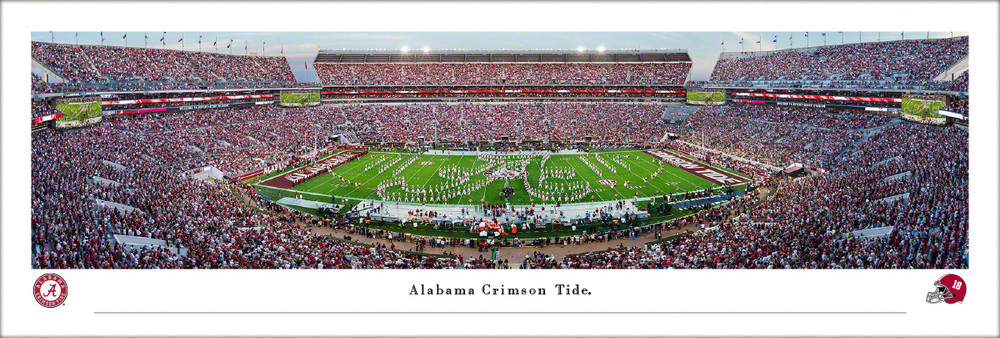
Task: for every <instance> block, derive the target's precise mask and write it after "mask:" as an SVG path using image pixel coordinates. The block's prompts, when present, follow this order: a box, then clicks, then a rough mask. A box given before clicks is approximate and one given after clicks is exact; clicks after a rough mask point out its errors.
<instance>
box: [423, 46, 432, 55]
mask: <svg viewBox="0 0 1000 338" xmlns="http://www.w3.org/2000/svg"><path fill="white" fill-rule="evenodd" d="M430 51H431V49H430V48H428V47H427V46H424V54H427V53H428V52H430Z"/></svg>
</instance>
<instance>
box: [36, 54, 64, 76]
mask: <svg viewBox="0 0 1000 338" xmlns="http://www.w3.org/2000/svg"><path fill="white" fill-rule="evenodd" d="M31 65H32V66H35V67H38V69H41V70H42V74H44V75H45V76H47V77H49V78H52V79H55V80H57V81H55V82H67V81H66V78H64V77H63V76H62V75H59V73H56V72H55V71H54V70H52V69H51V68H49V67H48V66H46V65H44V64H42V63H41V62H38V60H35V58H31ZM50 82H51V81H50Z"/></svg>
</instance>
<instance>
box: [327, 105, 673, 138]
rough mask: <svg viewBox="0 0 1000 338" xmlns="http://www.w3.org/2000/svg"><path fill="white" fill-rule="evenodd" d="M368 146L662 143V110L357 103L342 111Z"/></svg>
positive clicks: (658, 107) (657, 107)
mask: <svg viewBox="0 0 1000 338" xmlns="http://www.w3.org/2000/svg"><path fill="white" fill-rule="evenodd" d="M337 109H339V110H340V111H342V112H343V115H344V116H345V117H346V118H347V120H348V121H350V122H351V123H352V124H353V125H354V127H355V128H356V131H357V133H358V135H359V137H360V139H361V141H362V142H366V143H378V142H408V141H416V140H424V141H459V142H466V141H478V140H486V141H489V140H500V139H502V138H504V137H507V138H508V139H509V140H512V141H513V140H528V141H545V140H547V141H550V142H556V141H561V142H572V141H577V140H579V141H583V140H585V138H587V137H589V138H591V139H592V140H593V141H594V142H597V143H601V144H647V143H651V142H657V141H658V140H659V139H660V138H661V137H663V133H664V131H665V129H664V125H663V122H662V121H661V120H660V116H661V115H662V114H663V106H661V105H656V104H636V103H593V102H589V103H504V104H410V105H354V106H345V107H342V108H337Z"/></svg>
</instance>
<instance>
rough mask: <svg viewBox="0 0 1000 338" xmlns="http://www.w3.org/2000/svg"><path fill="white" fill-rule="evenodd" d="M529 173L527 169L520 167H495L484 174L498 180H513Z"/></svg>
mask: <svg viewBox="0 0 1000 338" xmlns="http://www.w3.org/2000/svg"><path fill="white" fill-rule="evenodd" d="M527 174H528V172H527V171H524V170H520V169H511V168H499V169H493V170H488V171H486V172H484V173H483V175H486V177H490V178H493V179H496V180H512V179H515V178H521V177H523V176H525V175H527Z"/></svg>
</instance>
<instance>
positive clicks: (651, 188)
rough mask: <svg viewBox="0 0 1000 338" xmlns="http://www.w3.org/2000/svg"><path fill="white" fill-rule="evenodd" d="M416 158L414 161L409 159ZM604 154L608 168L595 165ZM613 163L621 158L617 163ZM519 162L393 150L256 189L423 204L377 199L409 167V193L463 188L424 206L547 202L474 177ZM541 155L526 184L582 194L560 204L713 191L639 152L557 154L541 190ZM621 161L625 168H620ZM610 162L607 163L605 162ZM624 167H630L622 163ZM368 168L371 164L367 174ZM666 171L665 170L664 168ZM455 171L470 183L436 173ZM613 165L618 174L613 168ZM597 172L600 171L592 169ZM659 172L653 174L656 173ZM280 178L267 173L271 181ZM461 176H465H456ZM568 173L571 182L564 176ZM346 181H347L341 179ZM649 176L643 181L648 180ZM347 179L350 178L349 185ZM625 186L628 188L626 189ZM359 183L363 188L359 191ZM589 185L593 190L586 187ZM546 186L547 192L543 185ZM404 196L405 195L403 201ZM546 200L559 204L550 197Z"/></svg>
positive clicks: (399, 192) (519, 183) (531, 162)
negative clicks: (286, 185)
mask: <svg viewBox="0 0 1000 338" xmlns="http://www.w3.org/2000/svg"><path fill="white" fill-rule="evenodd" d="M581 156H583V157H584V158H586V159H587V161H588V162H590V163H591V164H592V166H593V168H591V166H588V165H587V164H586V163H585V162H584V161H583V160H582V159H581ZM413 157H416V158H415V159H413V160H412V163H409V165H406V164H407V163H408V162H411V158H413ZM598 157H600V159H601V160H603V162H604V163H601V162H600V161H599V160H598ZM615 158H617V159H618V160H617V161H616V160H615ZM515 162H517V161H516V160H511V159H505V160H484V159H481V158H478V157H477V156H472V155H420V154H410V153H388V152H369V153H368V154H367V155H364V156H362V157H360V158H358V159H356V160H354V161H351V162H348V163H346V164H344V165H342V166H340V167H338V168H336V169H334V170H333V172H334V173H336V174H337V175H339V176H340V177H338V176H334V175H332V174H324V175H321V176H319V177H316V178H314V179H312V180H309V181H307V182H304V183H302V184H299V185H297V186H295V187H294V188H293V189H292V191H284V192H282V191H278V190H277V189H274V188H270V187H265V186H258V190H260V191H261V192H262V193H265V194H267V195H269V196H271V197H272V198H275V197H281V196H291V195H292V193H293V192H297V193H299V194H301V195H302V197H303V198H305V199H310V200H315V201H323V202H329V201H331V196H338V197H346V198H350V199H374V200H387V201H399V202H402V203H406V202H412V203H420V200H419V199H413V196H415V194H413V193H409V196H410V198H406V197H405V196H407V195H406V194H407V191H406V190H404V189H403V187H402V186H401V185H398V184H397V185H390V186H388V187H386V188H385V189H384V197H383V196H380V195H379V194H378V193H377V192H376V189H377V188H378V186H379V184H382V183H383V182H385V181H387V180H391V179H393V178H394V176H393V173H394V172H395V171H397V170H400V168H401V167H402V166H404V165H406V166H405V168H403V169H401V171H400V172H399V174H398V175H397V176H395V178H403V179H404V180H405V182H406V185H407V186H408V187H409V189H410V190H411V191H413V189H414V188H416V189H434V188H437V187H442V186H447V185H451V188H444V189H439V190H438V191H446V192H448V191H450V192H453V191H455V190H456V188H457V189H460V190H463V191H461V192H460V193H455V196H450V197H448V198H447V200H446V201H445V200H443V199H436V198H435V199H434V200H429V201H427V204H481V203H482V202H483V201H485V202H487V203H491V204H502V203H505V202H508V203H510V204H512V205H526V204H531V203H532V202H534V203H543V200H542V197H540V196H530V195H529V194H528V192H527V189H526V187H525V186H524V180H523V179H522V178H517V179H509V180H505V179H497V180H494V181H492V182H489V183H487V179H488V178H487V176H486V175H485V174H484V173H482V172H475V169H476V168H482V167H483V166H487V167H489V168H493V169H495V168H498V167H509V168H514V171H520V170H519V168H520V165H521V164H518V163H515ZM541 162H542V156H534V157H531V158H530V159H527V165H526V167H525V171H526V172H527V177H528V184H529V185H531V186H532V188H533V189H535V190H537V191H539V192H542V193H555V192H556V191H558V194H559V196H563V195H562V194H568V192H567V191H570V192H577V193H578V194H577V195H578V196H579V197H578V198H575V199H572V200H569V201H563V200H562V199H560V200H559V202H561V203H576V202H591V201H606V200H619V199H626V198H632V197H633V196H635V194H636V193H638V196H639V197H640V198H642V197H651V196H657V195H661V194H673V193H677V192H685V191H692V190H701V189H705V188H712V187H716V185H715V184H713V183H712V182H709V181H707V180H705V179H703V178H700V177H698V176H695V175H693V174H690V173H688V172H686V171H684V170H681V169H679V168H676V167H673V166H670V165H669V164H662V165H661V163H660V162H659V161H658V160H656V158H654V157H652V156H650V155H647V154H645V153H642V152H641V151H638V150H634V151H614V152H596V153H590V154H586V155H552V156H551V157H550V158H549V159H548V160H547V162H546V163H545V168H546V169H547V170H550V171H551V170H559V169H562V172H563V173H564V174H563V175H561V176H557V175H554V174H550V175H548V176H547V178H546V179H545V180H544V181H543V184H542V185H539V177H540V176H541V175H542V173H541V170H540V166H541ZM619 162H621V163H619ZM605 163H606V165H605ZM622 163H624V164H625V165H626V166H628V167H629V168H626V167H625V166H623V165H622ZM366 167H369V168H368V170H367V171H366V170H365V169H366ZM661 167H662V169H661ZM445 168H453V169H459V170H463V171H465V173H467V174H468V173H471V175H469V176H468V177H469V178H468V180H467V181H459V179H458V178H456V177H449V178H445V177H442V176H441V175H439V173H438V172H439V170H442V169H445ZM611 168H614V169H615V170H614V171H612V169H611ZM595 169H596V170H595ZM657 171H659V173H658V174H657V175H656V176H655V177H654V176H653V174H654V173H657ZM278 174H281V173H276V174H272V175H268V177H273V176H276V175H278ZM458 176H463V175H458ZM567 176H568V177H567ZM268 177H263V178H258V179H255V180H253V181H251V182H249V183H257V182H259V181H262V180H265V179H266V178H268ZM341 177H342V178H343V179H341ZM643 178H646V182H643ZM345 180H346V181H345ZM602 180H610V181H615V183H616V184H615V185H606V184H601V183H600V181H602ZM625 181H629V183H630V185H629V186H625V184H624V183H625ZM354 183H358V184H360V186H356V185H355V184H354ZM508 184H509V186H511V187H513V188H514V195H513V196H511V198H510V199H509V200H504V199H503V198H502V196H501V189H502V188H503V187H504V186H505V185H508ZM587 184H589V186H590V192H588V193H586V194H583V191H586V188H585V186H586V185H587ZM477 185H482V187H481V188H478V189H471V191H468V192H466V191H464V190H465V189H467V188H470V187H475V186H477ZM546 185H549V187H546ZM552 185H563V186H566V187H571V186H575V188H576V190H573V189H569V188H565V189H564V190H559V189H558V188H552ZM400 196H403V197H400ZM544 203H554V202H553V201H552V200H551V199H549V198H546V201H544Z"/></svg>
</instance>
